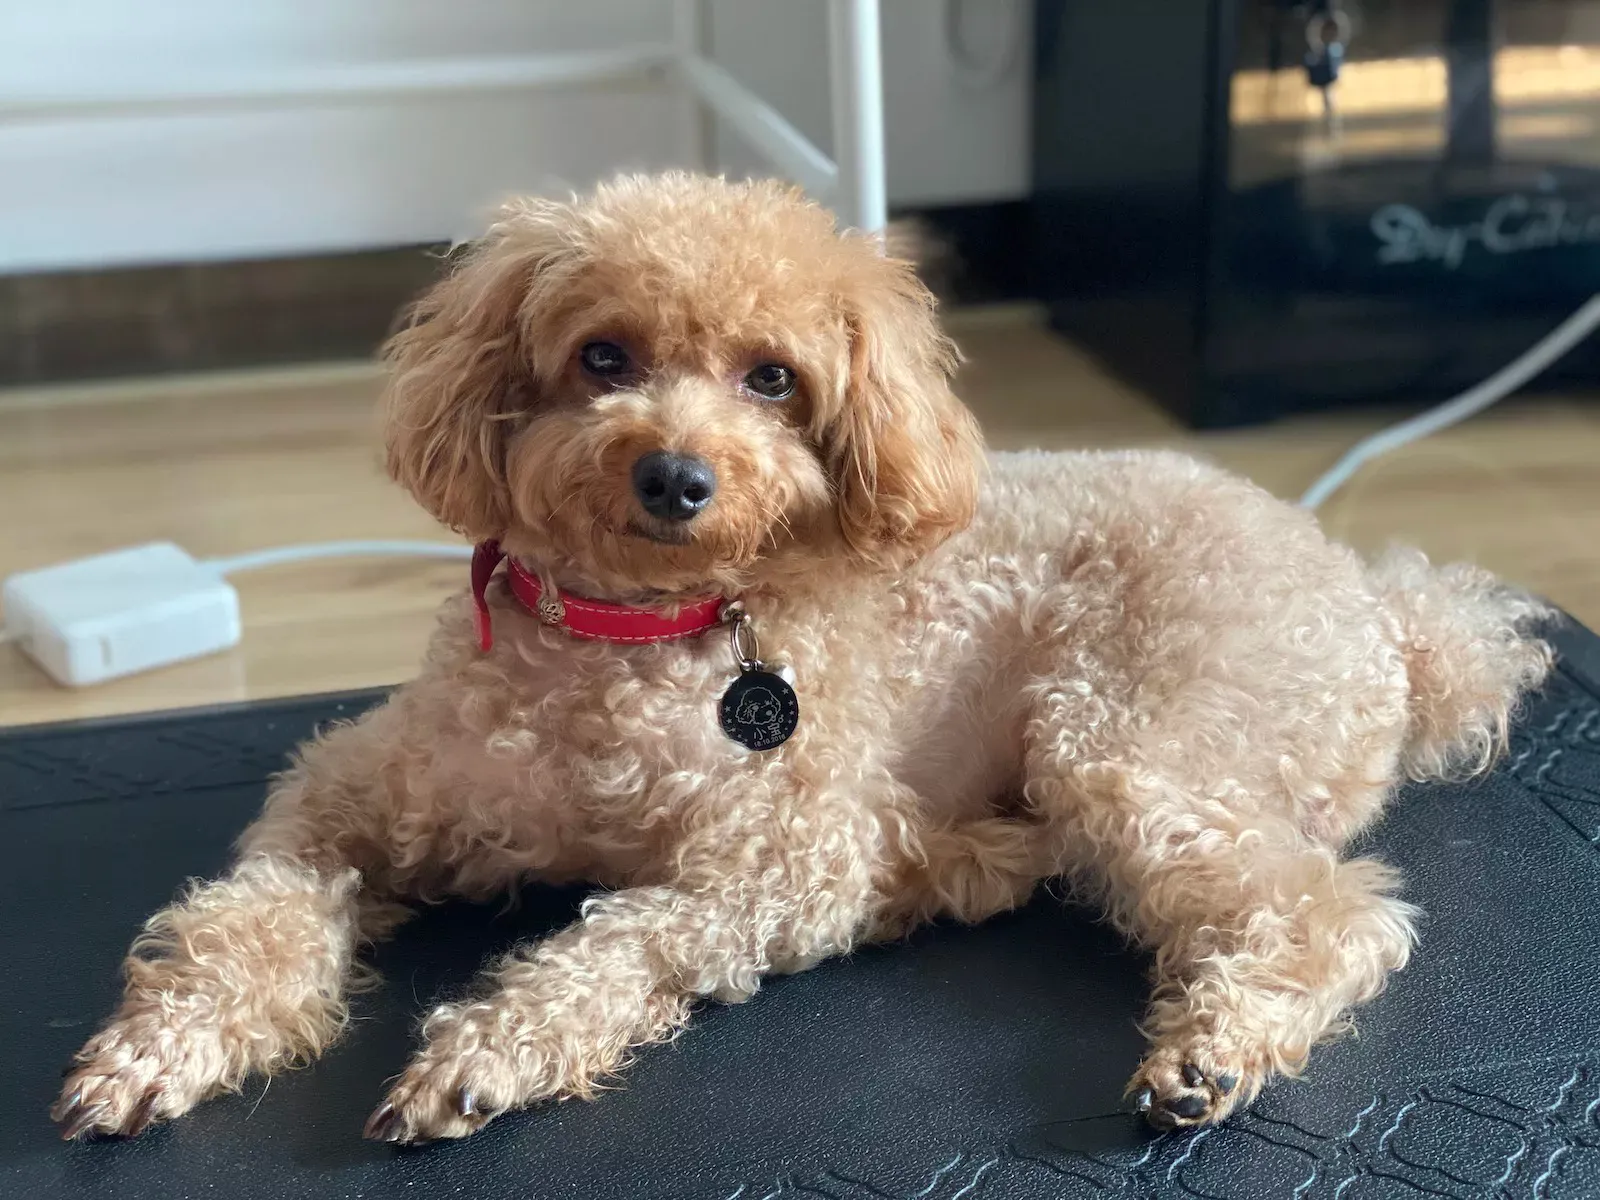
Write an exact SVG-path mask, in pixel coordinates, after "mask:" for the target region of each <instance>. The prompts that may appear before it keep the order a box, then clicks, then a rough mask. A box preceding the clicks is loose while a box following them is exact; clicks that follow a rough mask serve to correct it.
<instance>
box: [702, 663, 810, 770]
mask: <svg viewBox="0 0 1600 1200" xmlns="http://www.w3.org/2000/svg"><path fill="white" fill-rule="evenodd" d="M720 715H721V719H722V732H724V733H726V734H727V735H728V736H729V737H731V738H732V739H733V740H734V741H736V742H738V743H739V744H740V745H741V746H744V747H747V748H748V749H751V750H774V749H776V748H777V747H779V746H781V745H783V744H784V743H785V742H787V741H788V740H789V737H790V735H791V734H793V733H794V731H795V727H796V726H797V725H799V724H800V699H799V697H797V696H796V695H795V694H794V689H793V688H792V687H790V686H789V685H788V683H786V682H785V681H784V679H783V677H782V676H781V675H774V674H773V673H772V672H771V671H766V670H763V669H761V668H760V667H754V668H746V669H745V670H743V671H740V672H739V678H737V679H735V680H734V681H733V682H732V683H730V684H729V685H728V690H727V691H725V692H723V693H722V711H721V714H720Z"/></svg>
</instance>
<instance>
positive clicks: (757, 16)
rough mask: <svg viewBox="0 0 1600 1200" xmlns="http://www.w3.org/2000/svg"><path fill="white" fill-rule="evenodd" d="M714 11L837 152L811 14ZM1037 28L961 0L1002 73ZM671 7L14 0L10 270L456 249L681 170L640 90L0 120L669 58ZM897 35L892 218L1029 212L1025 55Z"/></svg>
mask: <svg viewBox="0 0 1600 1200" xmlns="http://www.w3.org/2000/svg"><path fill="white" fill-rule="evenodd" d="M1012 6H1016V11H1015V12H1013V11H1012ZM709 8H710V11H711V17H712V23H711V28H712V41H713V48H714V51H715V56H716V57H717V59H718V60H719V61H720V62H722V63H723V65H724V66H726V67H727V68H728V69H729V70H730V71H732V72H733V73H734V74H735V75H736V76H738V77H739V78H740V79H741V80H743V81H744V82H746V83H747V84H748V85H749V86H751V87H752V88H753V89H755V90H756V91H758V92H759V93H761V94H762V95H763V96H765V97H766V98H767V99H768V100H769V101H770V102H772V103H774V104H775V105H777V106H778V107H780V108H781V109H782V110H783V111H784V112H785V113H786V114H787V115H788V116H789V117H790V119H791V120H793V121H794V122H795V124H796V125H797V126H799V128H800V129H801V130H802V131H803V132H805V133H806V134H807V135H808V136H810V137H812V138H813V139H815V140H816V141H817V143H818V144H819V145H821V146H823V147H824V148H826V147H827V145H828V141H829V137H828V133H829V116H828V104H827V61H828V59H827V53H826V45H827V42H826V21H825V8H824V5H823V3H822V2H821V0H711V3H710V5H709ZM1028 8H1029V5H1028V4H1027V3H1026V0H964V2H963V3H962V5H961V10H960V13H959V15H960V16H961V21H962V28H963V30H964V32H965V34H966V44H967V45H968V47H969V48H970V51H971V53H972V56H973V57H974V58H983V57H985V56H987V55H991V54H993V53H995V52H996V51H997V49H998V40H997V39H998V38H999V37H1001V36H1003V35H1005V34H1007V33H1008V32H1009V30H1010V28H1011V26H1010V22H1011V21H1012V20H1014V19H1015V18H1016V17H1017V16H1018V15H1025V14H1026V11H1027V9H1028ZM670 9H671V5H670V3H668V2H667V0H581V2H580V0H448V2H441V0H137V2H135V0H4V2H3V3H0V271H4V272H16V271H33V270H48V269H61V268H69V267H76V266H100V265H112V264H126V263H145V262H162V261H174V260H194V259H205V258H237V257H250V256H268V255H275V254H289V253H305V252H315V251H323V250H336V249H348V248H358V247H369V246H383V245H392V244H400V243H414V242H423V241H430V240H435V239H440V238H448V237H452V236H455V235H458V234H463V233H467V232H470V231H472V230H474V229H476V228H478V227H479V225H480V224H481V218H482V214H483V212H484V211H485V210H486V209H487V208H488V207H489V205H490V204H492V202H493V201H494V200H495V199H496V198H497V197H499V196H502V195H504V194H506V193H508V192H513V191H550V190H566V189H567V188H569V187H573V186H581V185H583V184H585V183H588V182H589V181H591V180H593V179H595V178H597V177H599V176H601V175H604V174H607V173H609V172H611V171H614V170H617V169H619V168H650V167H660V166H664V165H668V164H672V163H678V162H683V161H684V157H685V150H686V146H687V142H686V131H687V128H688V126H687V124H686V123H685V121H684V120H683V109H682V107H681V106H680V105H678V104H677V103H674V102H673V100H672V98H671V96H670V94H669V93H667V92H666V91H664V90H663V89H662V88H661V87H659V86H654V85H650V84H645V83H640V84H631V85H628V86H625V87H621V88H618V87H610V88H603V89H602V88H573V89H564V90H542V91H526V92H499V93H485V94H478V95H470V96H469V95H456V96H430V97H427V98H411V99H384V100H381V101H378V100H368V101H363V102H359V103H342V104H328V103H320V104H316V105H312V104H308V103H300V104H294V105H288V106H284V107H281V108H277V109H273V110H253V111H240V110H234V111H214V112H195V113H182V114H176V113H175V114H164V115H149V114H146V115H140V116H137V117H131V116H130V117H125V118H122V117H113V116H102V117H94V118H82V117H77V118H71V119H66V118H51V119H45V120H18V119H13V118H10V117H7V116H6V115H4V111H3V109H4V99H5V97H6V96H8V95H23V96H26V95H37V94H40V93H49V94H58V95H59V94H62V93H68V94H71V93H74V92H75V91H81V90H83V89H90V88H92V89H96V90H105V89H108V88H109V89H115V88H116V87H118V86H119V85H120V84H123V83H127V84H135V85H137V84H139V83H140V82H145V83H148V82H149V81H151V80H157V81H159V80H166V79H172V78H177V77H187V76H192V75H194V74H204V75H205V76H207V77H216V76H219V75H222V76H226V75H230V74H231V75H237V74H239V73H249V74H251V75H259V74H261V73H264V72H266V73H270V72H273V71H277V70H284V69H291V70H292V69H297V68H303V67H306V66H311V65H332V66H340V65H346V64H358V63H364V62H386V61H387V62H397V61H414V60H417V59H426V58H463V57H471V56H478V55H503V54H520V53H536V52H544V51H561V50H576V49H585V48H591V49H593V48H615V47H617V46H619V45H624V44H631V43H635V42H655V43H663V42H667V41H669V40H670V37H671V29H670V25H671V21H670ZM1021 24H1022V26H1023V28H1022V29H1021V34H1022V35H1023V36H1028V35H1029V31H1028V29H1027V28H1026V26H1027V25H1028V22H1027V21H1026V20H1023V21H1022V22H1021ZM883 28H884V45H885V49H884V59H885V64H884V65H885V75H886V83H885V94H886V108H887V113H888V125H889V161H888V169H889V182H890V198H891V201H892V202H899V203H939V202H959V201H972V200H986V199H1005V198H1011V197H1015V196H1020V195H1022V194H1025V192H1026V188H1027V177H1028V169H1027V148H1028V142H1027V138H1028V133H1027V106H1028V91H1027V86H1026V78H1025V77H1026V75H1027V63H1028V54H1029V51H1028V49H1027V47H1025V46H1024V47H1023V48H1022V52H1021V54H1020V56H1017V57H1016V61H1015V62H1014V64H1013V70H1012V71H1011V72H1010V73H1009V75H1008V77H1007V78H1006V79H1005V80H1003V81H1002V82H1000V83H999V84H998V85H996V86H986V87H980V86H975V85H974V83H973V82H972V81H971V80H970V79H969V78H968V75H967V74H963V73H962V72H961V71H960V70H958V69H957V68H956V66H955V65H953V64H952V62H951V60H950V58H949V56H948V54H947V53H946V47H945V44H944V42H945V36H944V33H945V10H944V0H884V23H883ZM717 148H718V154H719V162H720V164H721V165H722V166H724V167H725V168H727V169H729V170H734V171H739V170H748V169H755V170H760V169H761V164H760V162H759V160H758V159H755V158H754V157H753V156H752V155H750V154H749V153H748V152H747V151H745V150H744V148H743V147H741V146H739V145H737V144H736V143H735V142H733V141H732V140H730V137H729V136H728V135H726V134H721V135H719V137H718V138H717Z"/></svg>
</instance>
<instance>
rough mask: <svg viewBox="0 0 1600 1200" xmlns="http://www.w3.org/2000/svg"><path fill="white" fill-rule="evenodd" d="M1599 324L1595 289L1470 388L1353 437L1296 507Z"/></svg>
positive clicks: (1499, 396)
mask: <svg viewBox="0 0 1600 1200" xmlns="http://www.w3.org/2000/svg"><path fill="white" fill-rule="evenodd" d="M1597 326H1600V294H1597V295H1594V296H1591V297H1590V298H1589V299H1588V300H1587V301H1586V302H1585V303H1584V305H1583V307H1581V308H1580V309H1578V311H1577V312H1575V313H1573V314H1572V315H1571V316H1570V317H1568V318H1567V319H1566V320H1565V321H1563V322H1561V324H1559V325H1557V326H1556V327H1555V328H1554V329H1552V330H1551V331H1550V332H1549V333H1548V334H1547V335H1546V336H1545V337H1544V339H1543V340H1542V341H1540V342H1538V343H1537V344H1536V345H1534V346H1533V347H1532V348H1531V349H1529V350H1528V351H1527V353H1525V354H1523V355H1522V356H1521V357H1520V358H1517V359H1516V360H1514V361H1513V362H1511V363H1508V364H1507V365H1506V366H1504V367H1502V368H1501V369H1500V370H1498V371H1496V372H1495V373H1494V374H1493V375H1491V376H1489V378H1487V379H1485V380H1484V381H1483V382H1482V383H1480V384H1478V385H1477V386H1476V387H1473V388H1470V389H1468V390H1467V391H1465V392H1462V393H1461V394H1460V395H1459V396H1456V397H1455V398H1453V399H1450V400H1446V401H1445V402H1444V403H1443V404H1440V405H1437V406H1436V407H1434V408H1430V409H1428V410H1427V411H1426V412H1424V413H1419V414H1418V415H1417V416H1414V417H1412V418H1411V419H1410V420H1406V421H1401V422H1400V423H1399V424H1398V425H1391V426H1390V427H1389V428H1388V429H1382V430H1379V431H1378V432H1377V433H1375V434H1373V435H1372V436H1371V437H1369V438H1365V439H1363V440H1362V441H1359V442H1357V443H1356V444H1355V445H1354V446H1353V447H1351V448H1350V449H1349V450H1348V451H1346V453H1345V455H1344V457H1343V458H1341V459H1340V460H1339V461H1338V462H1336V463H1334V465H1333V466H1332V468H1331V469H1329V470H1328V471H1327V472H1326V473H1325V474H1324V475H1323V476H1322V477H1321V478H1320V479H1318V480H1317V481H1316V482H1315V483H1313V484H1312V485H1311V486H1310V487H1309V488H1307V489H1306V493H1305V495H1303V496H1301V497H1300V507H1302V508H1310V509H1315V508H1318V507H1320V506H1321V505H1322V503H1323V502H1324V501H1325V500H1327V498H1328V497H1329V496H1331V495H1333V493H1334V492H1336V491H1338V490H1339V489H1340V488H1342V487H1343V486H1344V485H1345V484H1347V483H1349V482H1350V479H1351V477H1352V476H1354V475H1355V473H1356V472H1357V471H1359V470H1361V468H1362V467H1364V466H1366V465H1367V464H1368V463H1369V462H1371V461H1372V460H1373V459H1375V458H1378V457H1380V456H1381V455H1384V454H1388V453H1389V452H1390V451H1392V450H1398V449H1399V448H1400V447H1401V446H1405V445H1409V444H1410V443H1412V442H1415V441H1418V440H1419V439H1421V438H1425V437H1429V436H1431V435H1432V434H1435V433H1438V432H1439V431H1440V430H1441V429H1448V428H1449V427H1450V426H1452V425H1456V424H1459V423H1460V422H1462V421H1465V420H1466V419H1467V418H1468V417H1471V416H1475V415H1476V414H1478V413H1480V412H1482V411H1483V410H1484V409H1486V408H1488V407H1489V406H1490V405H1491V404H1494V403H1496V402H1497V401H1500V400H1503V399H1505V398H1506V397H1507V396H1509V395H1510V394H1511V393H1512V392H1514V391H1516V390H1517V389H1518V388H1520V387H1521V386H1522V385H1523V384H1525V383H1527V382H1528V381H1529V380H1530V379H1532V378H1534V376H1536V375H1538V374H1539V373H1540V372H1542V371H1544V370H1545V369H1546V368H1547V367H1549V366H1550V365H1551V364H1552V363H1554V362H1556V361H1557V360H1558V359H1560V358H1561V357H1562V356H1563V355H1565V354H1567V353H1568V352H1569V351H1570V350H1571V349H1572V348H1573V347H1574V346H1576V345H1577V344H1578V343H1579V342H1581V341H1583V339H1584V338H1586V337H1588V336H1589V334H1590V333H1592V332H1593V331H1594V329H1595V328H1596V327H1597Z"/></svg>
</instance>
